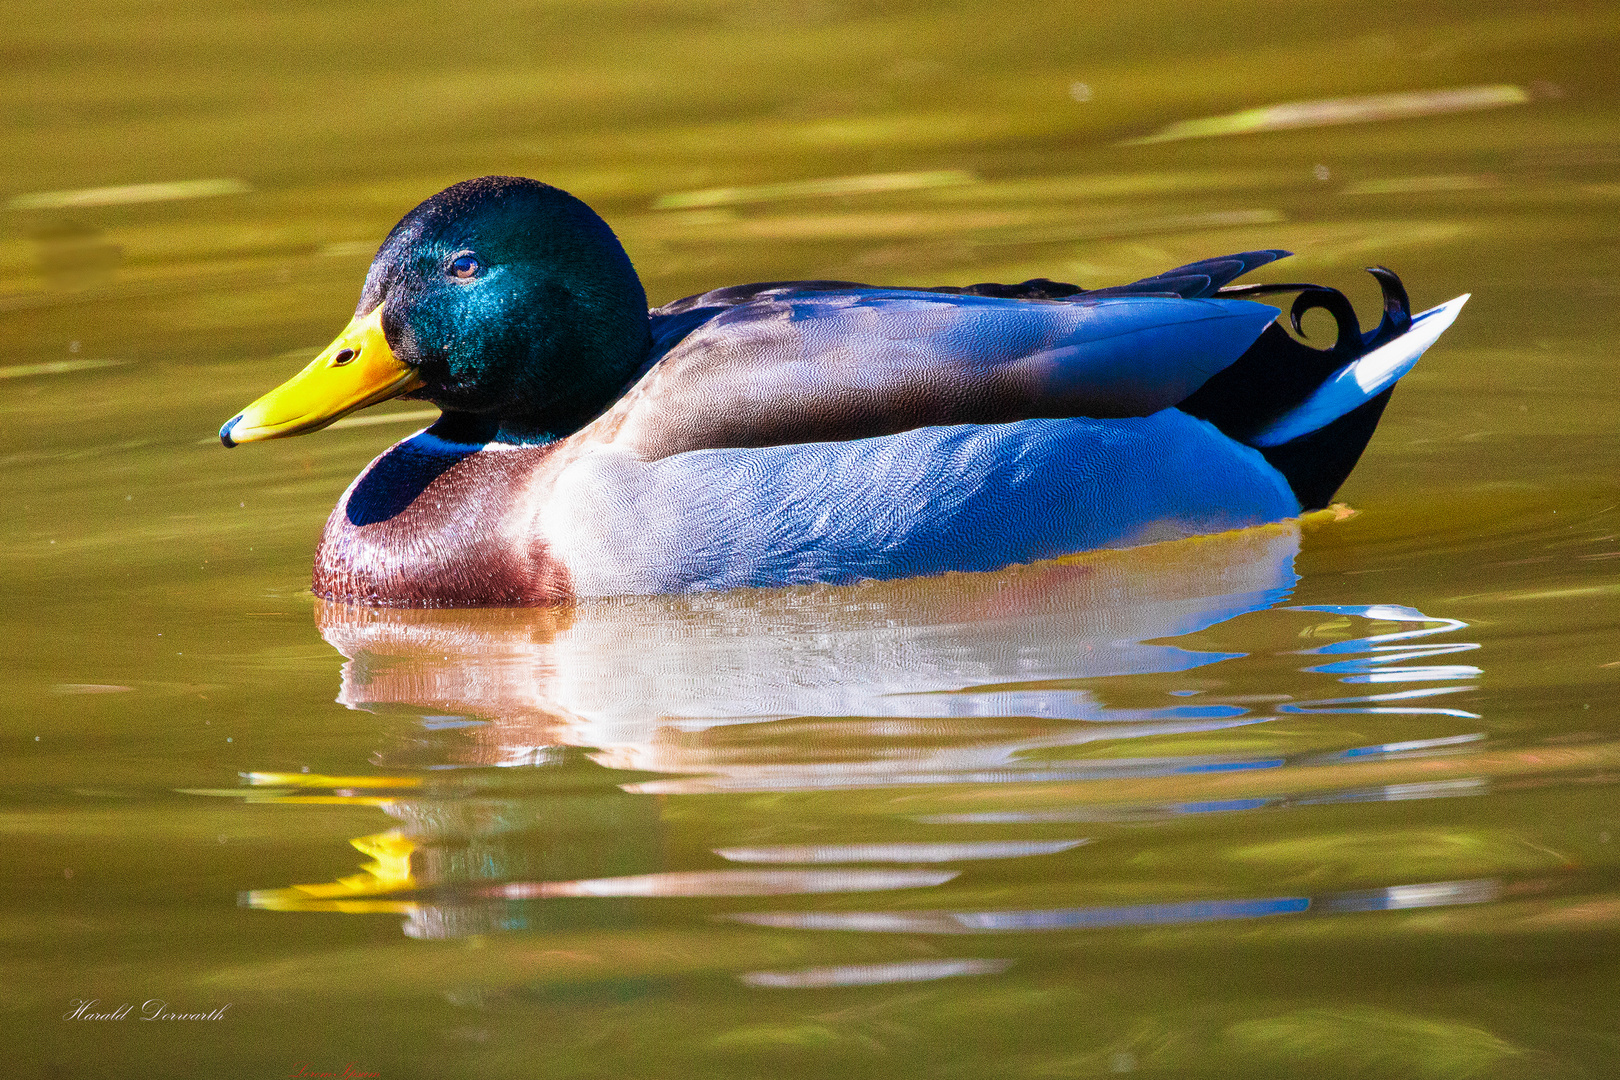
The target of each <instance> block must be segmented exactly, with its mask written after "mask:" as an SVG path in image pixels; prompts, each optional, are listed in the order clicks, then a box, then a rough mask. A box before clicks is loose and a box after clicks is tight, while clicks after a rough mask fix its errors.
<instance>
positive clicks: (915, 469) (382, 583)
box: [220, 177, 1467, 606]
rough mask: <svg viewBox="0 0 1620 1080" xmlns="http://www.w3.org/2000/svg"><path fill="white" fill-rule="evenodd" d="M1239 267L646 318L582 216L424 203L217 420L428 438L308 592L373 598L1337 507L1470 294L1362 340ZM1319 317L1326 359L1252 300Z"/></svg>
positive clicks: (850, 577)
mask: <svg viewBox="0 0 1620 1080" xmlns="http://www.w3.org/2000/svg"><path fill="white" fill-rule="evenodd" d="M1287 254H1288V253H1287V252H1285V251H1278V250H1268V251H1250V252H1244V253H1241V254H1237V255H1229V256H1225V257H1222V258H1217V259H1209V260H1205V261H1203V262H1197V263H1192V264H1190V265H1188V266H1182V267H1178V268H1176V269H1174V270H1169V271H1166V272H1165V273H1162V274H1158V275H1156V276H1154V277H1150V278H1145V279H1143V280H1141V281H1137V282H1134V283H1132V284H1129V285H1122V286H1116V287H1113V288H1105V289H1095V290H1085V289H1081V288H1079V287H1078V286H1074V285H1065V284H1062V283H1059V282H1054V281H1048V280H1046V279H1044V278H1042V279H1036V280H1033V281H1026V282H1024V283H1022V284H1018V285H992V284H985V285H970V286H966V287H954V286H945V287H939V288H932V289H890V288H877V287H873V286H869V285H860V284H856V283H853V282H845V281H792V282H780V281H778V282H765V283H761V284H754V285H739V286H733V287H730V288H722V289H716V290H713V291H711V292H706V293H703V294H701V295H699V296H692V297H688V298H686V299H684V300H677V301H675V302H674V303H670V304H666V305H664V306H663V307H660V308H656V309H654V310H653V311H651V312H650V313H649V312H648V310H647V302H646V295H645V293H644V292H643V290H642V286H641V282H640V280H639V279H638V278H637V276H636V272H635V270H634V268H633V267H632V266H631V264H630V259H629V257H628V256H627V255H626V254H625V252H624V249H623V247H621V246H620V244H619V241H618V239H617V238H616V237H615V236H614V235H613V232H612V230H611V229H609V227H608V226H607V224H606V223H605V222H604V221H603V220H602V219H601V218H600V217H598V216H597V215H596V214H595V213H594V212H593V211H592V210H591V209H590V208H589V207H588V206H586V205H585V204H584V203H583V202H581V201H579V200H578V199H576V198H574V197H573V196H571V195H569V194H567V193H566V192H563V191H561V190H559V189H557V188H554V187H551V186H548V185H546V184H543V183H540V182H538V181H535V180H527V179H521V178H514V177H484V178H482V179H477V180H468V181H465V182H463V183H460V184H456V185H454V186H453V187H450V188H447V189H445V190H444V191H442V192H440V193H439V194H437V195H435V196H433V197H432V198H430V199H428V200H427V201H426V202H424V203H422V204H421V205H420V206H418V207H417V208H416V209H414V210H412V211H411V212H410V213H409V214H407V215H406V216H405V217H404V219H402V220H401V221H400V223H399V224H398V225H396V226H395V227H394V229H393V231H392V232H391V233H389V235H388V237H387V239H386V240H384V241H383V244H382V247H381V248H380V249H379V251H378V252H377V257H376V259H375V260H374V261H373V262H372V264H371V268H370V270H369V272H368V273H367V275H366V280H365V285H364V287H363V289H362V290H361V294H360V303H359V305H358V306H357V307H356V309H355V316H354V318H353V320H352V321H351V322H350V323H349V325H348V327H347V328H346V329H344V331H343V332H342V333H341V334H340V335H339V336H338V338H337V340H336V341H334V342H332V344H331V345H330V346H329V347H328V348H327V349H326V350H325V351H324V352H322V353H321V354H320V355H319V356H317V357H316V358H315V359H314V360H313V361H311V362H310V364H309V366H308V367H306V368H305V369H304V370H303V371H302V372H300V373H299V374H298V375H296V376H294V377H293V378H292V379H291V380H290V381H288V382H287V383H285V384H283V385H282V386H280V387H278V388H277V389H275V390H272V391H271V392H270V393H268V394H266V395H265V396H263V397H261V398H259V399H258V400H257V401H255V402H254V403H253V404H252V405H250V406H248V407H247V409H245V410H244V411H243V412H241V413H239V414H238V415H236V416H234V417H232V418H231V419H230V420H229V421H227V422H226V424H225V425H224V427H222V428H221V429H220V439H221V441H222V442H223V443H224V444H225V445H226V446H235V445H236V444H238V443H244V442H253V441H257V440H261V439H272V438H279V437H282V436H286V435H295V434H299V433H302V432H308V431H315V430H318V429H320V428H322V427H325V426H326V425H328V424H330V423H332V422H333V421H334V420H336V419H338V418H339V417H342V416H344V415H346V414H348V413H351V412H353V411H355V410H356V409H361V408H364V407H365V406H367V405H372V404H375V403H376V402H379V401H383V400H385V399H388V398H394V397H409V398H417V399H421V400H425V401H429V402H432V403H433V404H434V405H437V406H438V407H439V408H440V409H441V410H443V415H442V416H441V417H440V418H439V419H438V420H437V421H435V422H434V423H433V424H432V425H431V426H430V427H428V428H426V429H424V430H423V431H420V432H418V433H416V434H415V435H412V436H411V437H409V438H407V439H405V440H403V441H402V442H400V443H398V444H396V445H394V446H393V447H391V448H390V449H389V450H387V451H386V452H384V453H383V454H382V456H381V457H378V458H377V459H376V460H375V461H373V462H372V463H371V464H370V465H369V466H367V468H366V469H365V470H364V471H363V472H362V473H361V474H360V476H359V477H358V478H356V480H355V481H354V483H353V484H351V485H350V487H349V489H348V491H346V492H345V493H344V495H343V497H342V499H341V500H339V502H338V505H337V508H336V509H335V510H334V511H333V512H332V515H331V518H330V519H329V520H328V521H327V524H326V530H325V532H324V534H323V535H322V537H321V541H320V546H319V548H318V550H317V553H316V557H315V571H314V591H315V592H316V593H317V594H318V595H320V596H323V597H326V598H328V599H334V600H342V601H349V602H355V603H363V604H374V605H410V606H453V605H468V606H475V605H476V606H503V605H505V606H513V605H543V604H554V603H561V602H567V601H571V600H574V599H576V598H582V597H597V596H612V595H630V594H654V593H667V592H683V591H699V590H715V589H731V588H739V587H748V586H754V587H779V586H786V585H794V584H804V583H810V582H826V583H846V582H851V581H857V580H860V579H867V578H874V579H888V578H901V577H910V576H917V575H925V574H938V573H943V572H947V571H980V570H994V569H999V568H1001V567H1004V566H1008V565H1012V564H1015V563H1026V562H1032V561H1036V560H1040V559H1046V558H1052V557H1056V556H1061V555H1064V554H1068V553H1073V552H1077V551H1082V550H1088V549H1092V548H1101V547H1127V546H1132V545H1137V544H1144V543H1150V542H1153V541H1157V540H1163V539H1170V538H1176V537H1183V536H1188V535H1193V534H1199V533H1211V532H1219V531H1224V530H1228V529H1234V528H1240V527H1245V526H1250V525H1256V524H1260V523H1263V522H1271V521H1279V520H1282V519H1286V518H1290V517H1294V516H1296V515H1298V514H1300V513H1301V512H1302V511H1303V510H1308V509H1312V508H1318V507H1322V506H1325V505H1327V503H1328V501H1329V500H1330V499H1331V498H1332V495H1333V493H1334V492H1335V491H1336V490H1337V489H1338V487H1339V485H1340V484H1341V483H1342V482H1343V480H1344V478H1345V477H1346V476H1347V475H1348V474H1349V472H1350V469H1351V468H1352V466H1354V464H1355V462H1356V460H1357V458H1359V457H1360V455H1361V451H1362V449H1363V447H1364V446H1365V445H1366V443H1367V440H1368V439H1369V438H1370V437H1371V435H1372V431H1373V428H1374V427H1375V426H1376V425H1377V422H1378V419H1379V416H1380V415H1381V414H1382V412H1383V409H1384V405H1385V403H1386V402H1387V401H1388V400H1389V395H1390V392H1391V390H1392V389H1393V386H1394V383H1395V380H1396V379H1398V378H1399V377H1400V376H1401V375H1403V374H1404V373H1405V372H1406V371H1407V370H1408V369H1409V368H1410V367H1411V366H1412V364H1413V363H1415V362H1416V360H1417V358H1418V357H1419V356H1420V355H1421V354H1422V353H1423V351H1424V349H1426V348H1427V347H1428V346H1429V345H1430V344H1432V343H1433V342H1434V341H1435V339H1436V338H1438V337H1439V335H1440V333H1441V332H1442V331H1443V330H1444V329H1445V328H1446V327H1447V326H1449V325H1450V324H1451V322H1452V320H1453V319H1455V317H1456V315H1457V312H1458V310H1459V309H1460V308H1461V307H1462V305H1463V303H1464V301H1466V300H1467V297H1466V296H1462V297H1458V298H1457V299H1456V300H1453V301H1451V302H1450V303H1448V304H1445V305H1442V306H1441V307H1438V308H1434V309H1432V310H1430V311H1426V312H1424V313H1422V314H1420V315H1417V316H1413V315H1412V314H1411V313H1410V308H1409V305H1408V302H1407V296H1406V291H1405V289H1404V288H1403V287H1402V285H1401V283H1400V281H1399V279H1398V278H1397V277H1396V276H1395V275H1394V274H1392V273H1390V272H1389V271H1387V270H1384V269H1382V268H1376V269H1373V270H1372V271H1371V272H1372V273H1373V274H1374V275H1375V276H1376V277H1377V279H1378V282H1379V284H1380V286H1381V287H1382V290H1383V295H1384V312H1383V318H1382V319H1381V321H1380V323H1379V325H1378V327H1377V328H1376V329H1374V330H1371V331H1368V332H1366V333H1363V332H1362V331H1361V329H1360V327H1359V325H1358V324H1357V320H1356V316H1355V313H1354V311H1353V310H1352V309H1351V306H1350V304H1349V302H1348V301H1347V300H1346V299H1345V298H1344V296H1343V294H1342V293H1339V292H1338V291H1337V290H1333V289H1327V288H1323V287H1320V286H1316V285H1305V284H1287V285H1233V284H1231V282H1232V281H1233V280H1234V279H1236V278H1237V277H1239V276H1240V275H1242V274H1244V273H1247V272H1248V271H1250V270H1252V269H1254V268H1255V267H1258V266H1263V265H1265V264H1267V263H1270V262H1272V261H1273V260H1275V259H1278V258H1281V257H1283V256H1285V255H1287ZM1267 293H1295V294H1297V296H1296V299H1295V301H1294V303H1293V306H1292V309H1291V312H1290V314H1291V319H1292V323H1293V326H1294V328H1295V330H1296V331H1298V330H1299V328H1300V317H1301V315H1302V314H1303V313H1304V312H1305V311H1306V310H1308V309H1310V308H1313V307H1320V308H1325V309H1326V310H1327V311H1328V312H1329V313H1330V314H1331V315H1332V316H1333V317H1334V319H1335V320H1336V322H1337V327H1338V336H1337V340H1336V342H1335V344H1334V345H1333V346H1332V347H1331V348H1328V349H1315V348H1311V347H1309V346H1306V345H1304V344H1302V343H1300V342H1299V341H1297V340H1295V338H1293V337H1291V336H1290V335H1289V334H1288V333H1287V331H1285V330H1283V329H1282V327H1281V326H1280V325H1279V323H1278V321H1277V318H1278V315H1279V312H1278V309H1276V308H1273V307H1270V306H1268V305H1265V304H1261V303H1256V302H1255V301H1254V300H1252V299H1250V298H1251V297H1254V296H1257V295H1262V294H1267Z"/></svg>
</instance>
